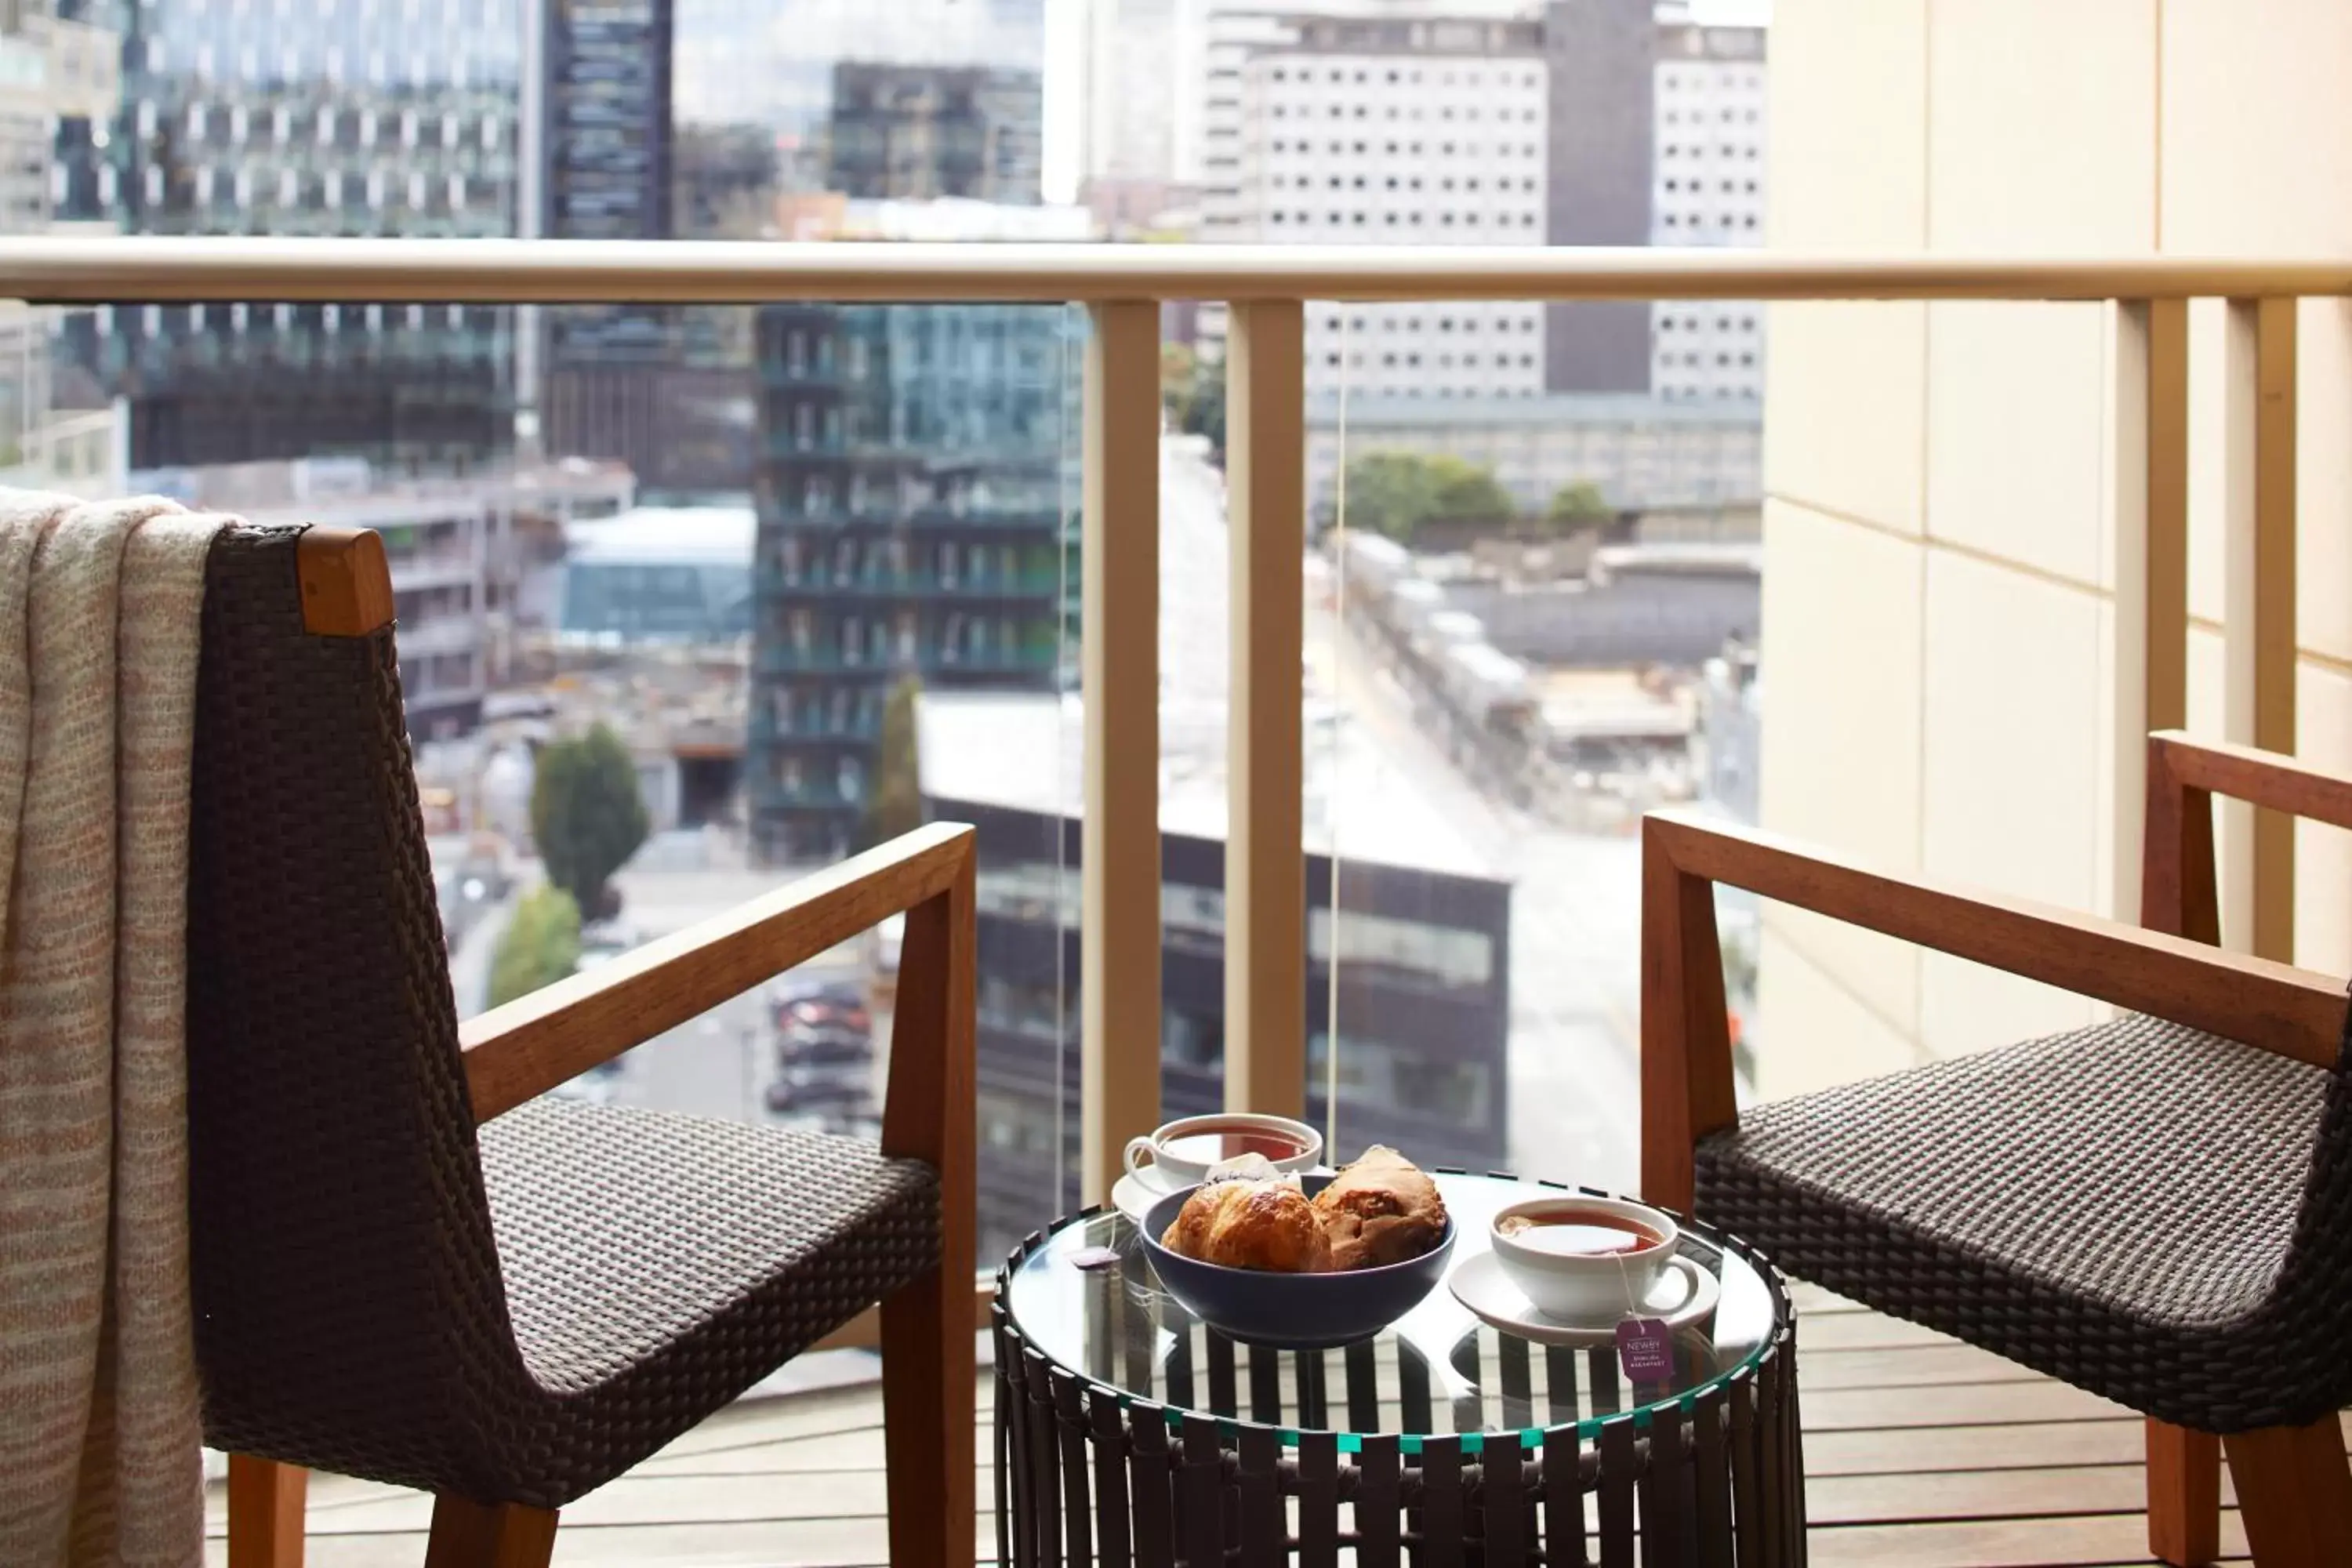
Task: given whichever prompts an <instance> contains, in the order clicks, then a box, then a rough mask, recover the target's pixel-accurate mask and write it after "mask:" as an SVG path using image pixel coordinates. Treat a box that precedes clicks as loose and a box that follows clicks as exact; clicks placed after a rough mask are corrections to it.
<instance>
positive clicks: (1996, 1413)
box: [207, 1290, 2245, 1568]
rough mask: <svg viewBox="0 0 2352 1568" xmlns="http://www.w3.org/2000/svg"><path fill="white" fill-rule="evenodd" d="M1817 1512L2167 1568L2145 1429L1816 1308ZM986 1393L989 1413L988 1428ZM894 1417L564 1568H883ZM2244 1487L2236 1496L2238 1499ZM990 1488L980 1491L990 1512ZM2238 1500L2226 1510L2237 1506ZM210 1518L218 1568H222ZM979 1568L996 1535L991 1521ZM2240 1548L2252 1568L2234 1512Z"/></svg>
mask: <svg viewBox="0 0 2352 1568" xmlns="http://www.w3.org/2000/svg"><path fill="white" fill-rule="evenodd" d="M1801 1301H1802V1303H1803V1321H1802V1327H1801V1331H1800V1334H1799V1340H1800V1343H1801V1347H1802V1349H1801V1378H1802V1380H1803V1381H1802V1386H1803V1388H1804V1397H1805V1404H1804V1414H1805V1428H1806V1434H1805V1468H1806V1472H1807V1476H1808V1478H1809V1479H1808V1482H1807V1490H1806V1496H1807V1500H1808V1503H1809V1506H1810V1509H1811V1518H1812V1524H1813V1531H1812V1542H1811V1545H1812V1561H1813V1562H1814V1563H1816V1564H1818V1565H1819V1568H1877V1565H1880V1564H1885V1565H1888V1568H1893V1565H1896V1564H1900V1565H1902V1568H2024V1565H2027V1564H2061V1563H2063V1564H2070V1565H2084V1564H2114V1563H2147V1562H2148V1561H2149V1559H2148V1557H2147V1545H2146V1530H2145V1526H2144V1524H2143V1521H2142V1517H2141V1514H2140V1511H2139V1510H2140V1509H2141V1507H2142V1497H2141V1468H2140V1424H2139V1421H2138V1420H2137V1417H2135V1416H2133V1415H2129V1414H2128V1413H2126V1411H2124V1410H2122V1409H2120V1408H2118V1407H2116V1406H2115V1405H2109V1404H2107V1403H2105V1401H2102V1400H2098V1399H2095V1398H2093V1397H2091V1396H2090V1395H2088V1394H2083V1393H2080V1392H2077V1391H2076V1390H2074V1389H2072V1388H2068V1387H2065V1386H2064V1385H2063V1384H2056V1383H2053V1382H2051V1381H2049V1380H2048V1379H2046V1378H2042V1377H2039V1376H2036V1375H2035V1374H2033V1373H2029V1372H2025V1371H2023V1370H2022V1369H2021V1368H2019V1367H2016V1366H2013V1365H2011V1363H2007V1362H2004V1361H2001V1360H2000V1359H1998V1358H1996V1357H1993V1356H1990V1355H1987V1354H1985V1353H1984V1352H1980V1351H1976V1350H1972V1349H1970V1348H1969V1347H1968V1346H1966V1345H1962V1344H1958V1343H1956V1342H1953V1341H1951V1340H1948V1339H1946V1338H1944V1337H1943V1336H1941V1335H1938V1334H1934V1333H1930V1332H1928V1331H1926V1330H1923V1329H1918V1328H1915V1327H1913V1326H1911V1325H1909V1324H1906V1323H1901V1322H1896V1321H1892V1320H1890V1319H1886V1318H1883V1317H1880V1316H1879V1315H1877V1314H1876V1313H1874V1312H1869V1311H1864V1310H1862V1309H1860V1308H1857V1307H1854V1306H1853V1305H1852V1304H1851V1303H1848V1302H1843V1301H1840V1300H1836V1299H1835V1298H1832V1297H1829V1296H1826V1295H1823V1294H1822V1293H1820V1292H1818V1291H1810V1290H1803V1291H1801ZM988 1407H989V1395H988V1391H987V1384H986V1382H985V1379H984V1378H983V1381H982V1385H981V1387H980V1389H979V1390H978V1391H977V1397H976V1399H975V1409H976V1411H977V1412H978V1413H979V1414H980V1415H981V1416H982V1420H983V1428H982V1443H981V1450H982V1463H983V1465H985V1463H986V1458H985V1456H986V1451H987V1432H986V1427H985V1424H984V1423H985V1417H986V1415H987V1411H988ZM881 1419H882V1413H881V1402H880V1398H879V1396H878V1394H877V1391H876V1390H875V1389H874V1388H873V1387H872V1386H870V1385H868V1386H866V1387H862V1388H845V1389H838V1390H832V1391H827V1392H822V1393H814V1394H796V1395H793V1396H790V1397H787V1398H781V1399H769V1400H759V1401H747V1402H745V1403H744V1404H741V1405H737V1406H736V1407H735V1408H733V1409H731V1410H729V1411H726V1412H723V1413H722V1414H720V1415H717V1416H714V1417H713V1418H712V1419H711V1420H710V1421H709V1422H707V1423H706V1424H704V1425H703V1426H701V1427H699V1428H698V1429H697V1430H696V1431H694V1432H692V1433H690V1434H688V1436H685V1437H683V1438H680V1439H679V1440H678V1441H677V1443H676V1444H674V1445H672V1446H671V1447H669V1448H667V1449H666V1450H665V1451H664V1452H662V1453H661V1454H660V1455H658V1456H656V1458H653V1459H650V1460H648V1461H646V1463H645V1464H644V1465H641V1466H639V1467H638V1468H636V1469H635V1471H633V1472H632V1473H631V1474H629V1475H627V1476H625V1477H624V1478H622V1479H620V1480H618V1481H615V1482H614V1483H613V1484H612V1485H611V1486H609V1487H606V1488H604V1489H603V1490H601V1491H598V1492H595V1493H593V1494H592V1495H591V1496H589V1497H586V1498H583V1499H582V1500H580V1501H579V1502H577V1503H575V1504H573V1505H572V1507H571V1508H569V1509H567V1510H564V1515H563V1528H562V1534H561V1535H560V1536H559V1538H558V1543H557V1547H556V1554H555V1556H556V1562H557V1563H582V1564H586V1563H600V1564H602V1563H639V1564H647V1565H677V1568H685V1565H698V1568H699V1565H711V1568H716V1565H719V1564H729V1565H751V1564H758V1565H762V1568H768V1565H773V1568H787V1565H789V1568H849V1565H852V1564H868V1563H876V1564H878V1563H884V1562H886V1561H887V1557H886V1552H885V1547H884V1532H883V1520H884V1512H883V1510H884V1507H885V1492H884V1488H883V1478H882V1433H881ZM2225 1486H2226V1483H2225ZM991 1495H992V1489H991V1485H990V1482H989V1479H988V1477H987V1475H986V1473H985V1472H984V1471H983V1474H982V1478H981V1496H982V1507H983V1510H985V1509H986V1508H987V1506H988V1500H989V1498H990V1497H991ZM2224 1500H2225V1501H2226V1500H2227V1492H2226V1489H2225V1492H2224ZM430 1506H431V1505H430V1503H429V1500H426V1499H425V1498H423V1497H420V1496H418V1495H416V1494H415V1493H412V1492H404V1491H401V1490H398V1489H394V1488H390V1487H382V1486H375V1485H372V1484H369V1483H366V1482H360V1481H352V1480H347V1479H341V1478H334V1477H325V1476H321V1477H318V1478H316V1479H314V1480H313V1482H312V1486H311V1491H310V1555H309V1560H310V1563H312V1564H314V1565H315V1568H379V1565H383V1568H394V1565H397V1568H416V1565H417V1564H420V1563H423V1561H424V1547H425V1540H424V1534H423V1531H424V1529H425V1523H426V1520H427V1517H428V1514H429V1511H430ZM219 1529H220V1509H219V1499H218V1498H217V1496H215V1499H214V1511H213V1530H214V1533H215V1540H214V1541H213V1542H211V1543H210V1551H211V1555H210V1557H209V1558H208V1559H207V1561H208V1562H210V1563H215V1564H218V1563H225V1562H226V1555H225V1552H224V1550H223V1547H222V1544H221V1542H220V1541H219V1540H218V1539H217V1536H218V1532H219ZM980 1546H981V1552H982V1559H983V1560H986V1559H988V1558H990V1557H992V1555H993V1554H994V1551H995V1539H994V1527H993V1524H992V1521H990V1520H989V1519H988V1518H987V1517H986V1516H985V1512H984V1511H983V1518H982V1521H981V1531H980ZM2222 1547H2223V1552H2224V1553H2225V1554H2234V1556H2233V1557H2232V1559H2231V1560H2239V1561H2242V1559H2243V1553H2244V1552H2245V1538H2244V1535H2243V1533H2242V1531H2240V1529H2239V1526H2238V1521H2237V1518H2236V1516H2235V1514H2234V1513H2231V1514H2229V1515H2227V1516H2225V1518H2224V1520H2223V1522H2222Z"/></svg>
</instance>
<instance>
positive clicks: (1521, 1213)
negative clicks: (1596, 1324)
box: [1487, 1193, 1681, 1322]
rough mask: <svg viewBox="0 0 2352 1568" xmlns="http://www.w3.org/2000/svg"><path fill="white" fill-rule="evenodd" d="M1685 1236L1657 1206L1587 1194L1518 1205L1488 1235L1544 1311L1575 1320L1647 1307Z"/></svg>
mask: <svg viewBox="0 0 2352 1568" xmlns="http://www.w3.org/2000/svg"><path fill="white" fill-rule="evenodd" d="M1680 1238H1681V1232H1680V1231H1679V1230H1678V1229H1677V1228H1676V1227H1675V1222H1674V1220H1673V1219H1672V1218H1670V1217H1669V1216H1667V1215H1664V1214H1663V1213H1661V1212H1659V1211H1658V1210H1656V1209H1654V1208H1651V1207H1648V1206H1647V1205H1643V1204H1634V1203H1627V1202H1625V1201H1624V1200H1623V1199H1622V1198H1603V1197H1591V1196H1587V1195H1586V1194H1581V1193H1575V1194H1561V1195H1559V1196H1558V1197H1544V1198H1530V1199H1528V1200H1527V1201H1526V1202H1523V1203H1516V1204H1513V1205H1510V1206H1508V1207H1507V1208H1505V1209H1504V1210H1502V1211H1501V1212H1500V1213H1499V1214H1497V1215H1496V1216H1495V1219H1494V1223H1493V1225H1492V1226H1491V1227H1490V1228H1489V1231H1488V1234H1487V1243H1488V1245H1489V1246H1490V1247H1491V1248H1492V1249H1493V1251H1494V1254H1495V1257H1496V1261H1498V1262H1499V1263H1501V1265H1502V1267H1503V1272H1504V1273H1505V1274H1506V1275H1507V1276H1508V1277H1509V1279H1510V1281H1511V1283H1512V1284H1514V1285H1516V1286H1517V1287H1518V1288H1519V1291H1520V1293H1521V1294H1522V1295H1524V1296H1526V1297H1527V1299H1528V1300H1529V1301H1530V1302H1532V1303H1533V1304H1534V1306H1535V1308H1536V1310H1538V1311H1540V1312H1543V1313H1544V1314H1546V1315H1547V1316H1549V1317H1554V1318H1563V1319H1568V1320H1570V1321H1592V1320H1605V1321H1612V1322H1613V1321H1616V1320H1617V1319H1618V1318H1622V1317H1624V1316H1627V1315H1629V1314H1632V1313H1635V1312H1639V1311H1641V1310H1643V1309H1644V1307H1645V1304H1646V1303H1647V1302H1648V1301H1649V1299H1650V1296H1651V1293H1652V1292H1653V1291H1654V1289H1656V1288H1657V1284H1658V1277H1659V1276H1660V1275H1661V1274H1662V1273H1664V1271H1665V1270H1666V1268H1667V1266H1668V1265H1669V1263H1671V1262H1672V1260H1673V1258H1674V1257H1675V1244H1676V1243H1677V1242H1678V1241H1679V1240H1680Z"/></svg>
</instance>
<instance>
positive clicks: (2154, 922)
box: [2139, 730, 2352, 943]
mask: <svg viewBox="0 0 2352 1568" xmlns="http://www.w3.org/2000/svg"><path fill="white" fill-rule="evenodd" d="M2215 795H2228V796H2230V797H2231V798H2232V799H2235V800H2242V801H2247V802H2249V803H2251V804H2252V805H2255V806H2256V807H2258V808H2261V809H2264V810H2270V811H2284V812H2288V813H2291V814H2292V815H2294V816H2307V817H2310V818H2311V819H2312V820H2313V821H2315V822H2327V823H2333V824H2335V825H2336V826H2338V827H2352V779H2347V778H2343V777H2340V776H2338V775H2336V774H2335V773H2323V772H2321V771H2320V770H2319V769H2317V768H2315V767H2313V766H2311V765H2310V764H2309V763H2303V762H2298V761H2297V760H2295V759H2294V758H2293V757H2290V756H2285V755H2283V754H2281V753H2279V752H2265V751H2261V750H2258V749H2256V748H2255V747H2252V746H2234V745H2231V744H2228V743H2227V742H2214V741H2200V740H2196V739H2193V738H2192V737H2190V736H2189V735H2185V734H2183V733H2182V732H2181V731H2178V730H2158V731H2156V732H2155V733H2154V734H2152V735H2150V736H2148V738H2147V823H2146V838H2145V841H2144V842H2143V843H2142V845H2141V848H2140V878H2139V920H2140V924H2142V925H2144V926H2147V927H2148V928H2149V929H2151V930H2154V931H2169V932H2171V933H2172V934H2173V935H2175V936H2186V937H2193V938H2195V939H2196V940H2197V941H2199V942H2215V943H2218V942H2221V892H2220V889H2219V888H2218V887H2217V886H2216V882H2215V877H2214V870H2213V797H2214V796H2215Z"/></svg>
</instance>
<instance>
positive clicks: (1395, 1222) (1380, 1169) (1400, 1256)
mask: <svg viewBox="0 0 2352 1568" xmlns="http://www.w3.org/2000/svg"><path fill="white" fill-rule="evenodd" d="M1315 1213H1316V1215H1318V1217H1319V1218H1320V1219H1321V1220H1322V1222H1323V1234H1324V1236H1325V1237H1327V1238H1328V1241H1329V1243H1330V1247H1331V1267H1332V1268H1379V1267H1380V1266H1381V1265H1382V1264H1386V1263H1402V1262H1403V1261H1404V1260H1405V1259H1406V1258H1419V1257H1420V1256H1421V1255H1422V1254H1423V1253H1424V1252H1427V1251H1428V1250H1429V1249H1430V1248H1431V1247H1435V1246H1436V1245H1437V1242H1438V1238H1439V1237H1442V1236H1444V1234H1445V1200H1444V1198H1441V1197H1439V1196H1438V1195H1437V1184H1436V1183H1435V1182H1433V1181H1431V1180H1430V1179H1429V1178H1428V1176H1426V1175H1424V1174H1423V1173H1422V1170H1421V1167H1420V1166H1418V1165H1416V1164H1414V1163H1412V1161H1410V1160H1408V1159H1406V1158H1405V1157H1404V1156H1403V1155H1402V1154H1400V1153H1398V1152H1396V1151H1395V1150H1393V1149H1391V1148H1387V1147H1385V1146H1383V1145H1381V1144H1378V1143H1375V1144H1373V1145H1372V1146H1371V1147H1370V1148H1369V1149H1367V1150H1365V1151H1364V1153H1363V1157H1362V1158H1361V1159H1360V1160H1358V1161H1357V1162H1356V1163H1353V1164H1351V1165H1349V1167H1348V1168H1347V1169H1346V1170H1344V1171H1341V1172H1340V1173H1339V1175H1338V1176H1336V1177H1334V1178H1333V1179H1332V1182H1331V1184H1330V1185H1329V1186H1327V1187H1325V1188H1324V1189H1323V1190H1322V1191H1321V1192H1319V1193H1318V1194H1315Z"/></svg>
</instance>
